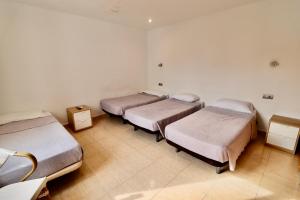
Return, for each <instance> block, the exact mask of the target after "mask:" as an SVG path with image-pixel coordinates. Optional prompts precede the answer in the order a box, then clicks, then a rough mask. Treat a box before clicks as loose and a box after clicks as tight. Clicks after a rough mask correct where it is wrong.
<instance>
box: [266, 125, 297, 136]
mask: <svg viewBox="0 0 300 200" xmlns="http://www.w3.org/2000/svg"><path fill="white" fill-rule="evenodd" d="M269 132H271V133H276V134H277V135H282V136H285V137H290V138H293V139H296V138H297V137H298V134H299V128H297V127H293V126H288V125H284V124H280V123H276V122H273V123H271V124H270V130H269Z"/></svg>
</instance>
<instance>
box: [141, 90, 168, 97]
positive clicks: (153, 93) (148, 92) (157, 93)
mask: <svg viewBox="0 0 300 200" xmlns="http://www.w3.org/2000/svg"><path fill="white" fill-rule="evenodd" d="M142 93H146V94H151V95H155V96H159V97H163V96H168V94H167V93H165V92H162V91H158V90H145V91H143V92H142Z"/></svg>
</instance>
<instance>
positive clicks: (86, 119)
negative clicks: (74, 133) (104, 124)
mask: <svg viewBox="0 0 300 200" xmlns="http://www.w3.org/2000/svg"><path fill="white" fill-rule="evenodd" d="M74 125H75V129H76V130H81V129H84V128H87V127H90V126H92V120H91V112H90V111H89V110H86V111H82V112H78V113H74Z"/></svg>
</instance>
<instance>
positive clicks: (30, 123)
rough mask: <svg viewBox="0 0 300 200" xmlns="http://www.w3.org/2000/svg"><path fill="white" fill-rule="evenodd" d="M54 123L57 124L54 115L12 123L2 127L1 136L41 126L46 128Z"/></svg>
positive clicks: (0, 126)
mask: <svg viewBox="0 0 300 200" xmlns="http://www.w3.org/2000/svg"><path fill="white" fill-rule="evenodd" d="M53 122H57V120H56V119H55V118H54V117H53V116H52V115H50V116H47V117H39V118H36V119H28V120H22V121H16V122H10V123H8V124H4V125H0V135H2V134H7V133H15V132H19V131H23V130H26V129H31V128H35V127H39V126H45V125H47V124H50V123H53Z"/></svg>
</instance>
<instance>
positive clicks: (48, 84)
mask: <svg viewBox="0 0 300 200" xmlns="http://www.w3.org/2000/svg"><path fill="white" fill-rule="evenodd" d="M146 45H147V41H146V33H145V31H143V30H137V29H134V28H129V27H124V26H121V25H117V24H111V23H106V22H103V21H99V20H95V19H89V18H84V17H80V16H76V15H69V14H65V13H60V12H55V11H50V10H44V9H40V8H36V7H30V6H25V5H22V4H13V3H8V2H6V3H5V2H2V1H0V113H5V112H14V111H21V110H31V109H46V110H49V111H51V112H52V113H54V115H55V116H56V117H58V118H59V119H60V120H61V121H62V122H65V121H66V113H65V109H66V107H68V106H73V105H78V104H87V105H90V106H92V107H93V109H94V110H97V109H98V104H99V100H100V99H101V98H105V97H110V96H116V95H123V94H127V93H132V92H136V91H138V90H141V89H144V87H146ZM94 114H97V113H94Z"/></svg>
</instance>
